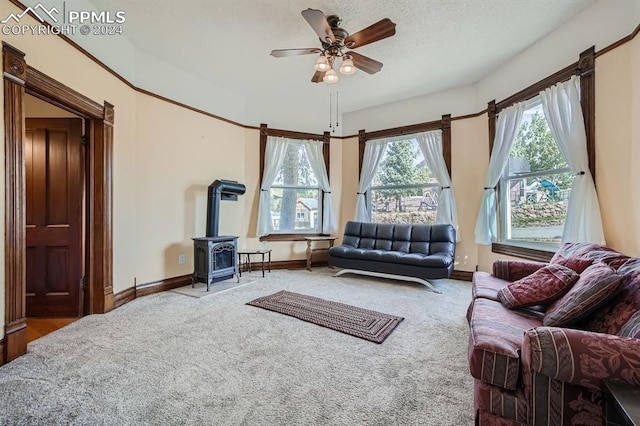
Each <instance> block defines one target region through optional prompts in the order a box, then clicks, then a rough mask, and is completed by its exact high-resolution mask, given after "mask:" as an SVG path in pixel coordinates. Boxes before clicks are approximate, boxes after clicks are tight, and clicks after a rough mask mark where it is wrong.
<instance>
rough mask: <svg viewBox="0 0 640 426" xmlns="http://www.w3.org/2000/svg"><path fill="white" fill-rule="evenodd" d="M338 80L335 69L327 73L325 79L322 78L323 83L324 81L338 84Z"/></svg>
mask: <svg viewBox="0 0 640 426" xmlns="http://www.w3.org/2000/svg"><path fill="white" fill-rule="evenodd" d="M338 80H339V78H338V74H337V73H336V72H335V71H334V70H333V69H330V70H329V71H327V72H325V73H324V77H322V81H324V82H325V83H337V82H338Z"/></svg>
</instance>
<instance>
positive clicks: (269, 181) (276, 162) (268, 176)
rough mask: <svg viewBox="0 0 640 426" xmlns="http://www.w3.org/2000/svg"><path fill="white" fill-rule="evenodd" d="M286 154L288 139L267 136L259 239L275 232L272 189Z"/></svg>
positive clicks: (259, 218) (259, 213) (261, 190)
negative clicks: (272, 218) (272, 217)
mask: <svg viewBox="0 0 640 426" xmlns="http://www.w3.org/2000/svg"><path fill="white" fill-rule="evenodd" d="M286 152H287V139H285V138H283V137H274V136H267V146H266V148H265V152H264V174H263V175H262V183H261V184H260V204H259V205H258V230H257V235H258V236H259V237H261V236H263V235H267V234H269V233H271V231H272V230H273V223H272V221H271V193H270V188H271V185H273V181H275V180H276V177H277V176H278V171H279V170H280V168H281V167H282V162H283V161H284V156H285V154H286Z"/></svg>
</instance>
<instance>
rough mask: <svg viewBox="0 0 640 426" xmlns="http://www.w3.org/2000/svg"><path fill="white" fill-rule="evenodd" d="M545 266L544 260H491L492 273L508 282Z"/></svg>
mask: <svg viewBox="0 0 640 426" xmlns="http://www.w3.org/2000/svg"><path fill="white" fill-rule="evenodd" d="M545 266H547V263H545V262H533V261H528V260H507V259H498V260H496V261H495V262H493V275H494V276H495V277H497V278H502V279H503V280H507V281H509V282H514V281H517V280H519V279H520V278H524V277H526V276H528V275H531V274H533V273H534V272H535V271H537V270H538V269H540V268H544V267H545Z"/></svg>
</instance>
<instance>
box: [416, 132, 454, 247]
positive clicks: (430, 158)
mask: <svg viewBox="0 0 640 426" xmlns="http://www.w3.org/2000/svg"><path fill="white" fill-rule="evenodd" d="M416 139H417V141H418V146H419V147H420V151H422V155H423V156H424V159H425V161H426V163H427V167H429V170H430V171H431V173H433V175H434V176H435V178H436V180H437V181H438V184H439V185H440V187H441V188H442V189H441V190H440V195H439V196H438V211H437V213H436V223H445V224H451V225H453V227H454V228H455V230H456V241H460V232H458V212H457V208H456V199H455V195H454V193H453V188H452V187H451V177H450V176H449V171H448V170H447V164H446V163H445V161H444V156H443V154H442V131H441V130H434V131H431V132H426V133H421V134H419V135H417V136H416Z"/></svg>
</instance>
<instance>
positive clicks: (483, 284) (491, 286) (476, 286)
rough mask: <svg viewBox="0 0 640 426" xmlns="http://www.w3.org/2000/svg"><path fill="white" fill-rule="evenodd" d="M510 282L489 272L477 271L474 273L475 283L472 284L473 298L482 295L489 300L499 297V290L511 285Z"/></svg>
mask: <svg viewBox="0 0 640 426" xmlns="http://www.w3.org/2000/svg"><path fill="white" fill-rule="evenodd" d="M509 284H510V282H509V281H506V280H503V279H500V278H496V277H495V276H493V275H491V274H489V273H488V272H483V271H477V272H474V273H473V284H472V285H471V295H472V297H473V299H477V298H479V297H482V298H483V299H489V300H496V301H498V300H500V299H498V291H500V290H501V289H503V288H504V287H506V286H507V285H509Z"/></svg>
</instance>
